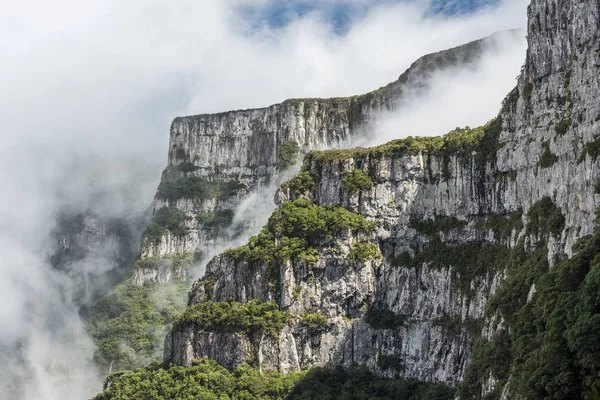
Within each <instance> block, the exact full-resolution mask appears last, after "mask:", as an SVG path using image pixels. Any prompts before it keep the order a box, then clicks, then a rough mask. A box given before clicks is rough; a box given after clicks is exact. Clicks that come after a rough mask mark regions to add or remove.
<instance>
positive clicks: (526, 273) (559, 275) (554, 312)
mask: <svg viewBox="0 0 600 400" xmlns="http://www.w3.org/2000/svg"><path fill="white" fill-rule="evenodd" d="M527 219H528V225H527V230H526V236H525V237H524V238H522V239H521V240H520V241H519V243H518V244H517V245H516V246H515V248H514V249H512V250H511V254H510V257H509V262H508V269H507V277H506V279H505V280H504V281H503V282H502V283H501V285H500V287H499V288H498V290H497V291H496V293H495V295H494V296H493V297H492V298H491V299H490V301H489V302H488V304H487V312H488V317H491V316H492V315H493V314H495V313H499V315H500V317H502V318H503V320H504V321H505V324H507V326H506V327H505V328H500V329H499V330H498V331H497V333H496V334H495V335H494V336H493V337H492V338H491V340H486V339H483V338H479V339H477V341H476V344H475V348H474V355H473V359H472V361H471V363H470V364H469V365H468V367H467V371H466V374H465V378H464V381H463V382H462V383H461V386H460V389H459V395H460V396H461V398H464V399H480V398H481V392H480V391H481V385H482V384H483V383H484V382H486V381H487V380H488V378H489V373H490V372H491V373H492V374H493V375H494V377H495V378H496V379H497V380H498V383H497V384H496V390H495V391H494V392H493V393H491V394H490V395H488V396H487V397H486V398H488V399H498V398H499V397H500V392H501V391H502V388H503V386H504V385H505V384H506V383H507V382H508V383H509V389H510V396H511V397H512V398H528V399H529V398H530V399H538V398H539V399H541V398H551V399H565V400H566V399H576V398H581V396H582V394H583V393H584V392H585V391H586V390H587V389H588V388H593V387H596V388H597V387H600V378H599V377H600V361H599V360H600V345H599V343H600V341H599V338H600V336H599V332H600V307H599V306H598V304H600V302H599V301H598V293H600V228H599V227H596V228H595V230H594V234H593V235H592V236H587V237H585V238H582V239H581V240H580V241H579V242H578V243H577V245H576V246H574V247H573V249H574V250H575V251H577V253H576V254H575V255H574V256H573V257H571V258H570V259H566V260H562V261H561V260H560V259H558V258H556V259H555V261H556V264H555V265H554V266H553V267H552V268H550V266H549V262H548V243H549V240H550V238H551V237H554V238H556V237H558V236H559V235H560V234H561V232H562V229H563V228H564V223H565V221H564V217H563V216H562V213H561V211H560V209H558V208H557V207H556V206H555V205H554V204H553V203H552V201H551V200H550V199H549V198H543V199H542V200H540V201H539V202H537V203H535V204H534V205H533V206H532V207H531V208H530V210H529V211H528V213H527ZM526 242H529V245H530V246H533V248H531V249H530V250H529V251H526V247H525V244H526ZM533 288H534V289H533Z"/></svg>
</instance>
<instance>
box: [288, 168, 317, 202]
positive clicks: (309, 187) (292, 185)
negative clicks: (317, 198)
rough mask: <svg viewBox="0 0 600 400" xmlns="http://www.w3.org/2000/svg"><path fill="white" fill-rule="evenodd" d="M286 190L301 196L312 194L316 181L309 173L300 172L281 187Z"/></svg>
mask: <svg viewBox="0 0 600 400" xmlns="http://www.w3.org/2000/svg"><path fill="white" fill-rule="evenodd" d="M281 186H282V188H284V189H290V190H292V191H293V192H294V194H296V196H300V195H302V194H310V193H312V192H313V191H314V190H315V181H314V180H313V178H312V176H311V175H310V173H309V172H308V171H300V172H299V173H298V175H296V176H295V177H293V178H292V179H290V180H289V181H287V182H285V183H284V184H283V185H281Z"/></svg>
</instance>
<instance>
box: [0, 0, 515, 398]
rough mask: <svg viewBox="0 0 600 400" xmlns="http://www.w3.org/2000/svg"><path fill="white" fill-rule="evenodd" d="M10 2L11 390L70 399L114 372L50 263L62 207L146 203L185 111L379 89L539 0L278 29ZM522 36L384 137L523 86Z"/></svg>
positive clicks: (463, 112)
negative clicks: (97, 356)
mask: <svg viewBox="0 0 600 400" xmlns="http://www.w3.org/2000/svg"><path fill="white" fill-rule="evenodd" d="M344 1H362V0H344ZM4 3H5V4H3V7H2V12H1V13H0V49H1V50H0V61H1V62H0V87H2V96H0V121H2V124H1V125H0V132H1V140H2V146H0V167H1V168H0V171H2V172H1V173H0V187H2V193H3V196H2V197H1V200H0V202H1V203H0V254H1V261H0V277H1V278H0V325H1V326H2V327H3V329H2V330H1V332H0V360H2V361H4V362H3V365H4V370H3V374H2V377H0V392H1V393H4V394H6V393H9V394H10V398H14V399H19V398H23V399H25V398H26V399H28V400H31V399H33V400H38V399H57V398H62V399H67V400H70V399H82V398H86V397H90V396H91V395H93V394H94V393H95V392H97V391H99V390H100V389H101V377H99V376H97V374H96V373H95V371H94V368H93V363H92V351H93V346H92V343H91V342H90V340H89V338H88V337H87V336H86V335H85V333H84V329H83V323H82V321H81V318H80V317H79V315H78V307H79V306H80V304H76V302H74V301H73V299H74V296H73V292H74V291H75V290H80V289H81V288H80V287H76V285H75V284H74V282H73V277H72V276H71V275H65V274H64V273H61V272H59V271H55V270H53V269H52V267H51V265H50V263H49V262H48V260H49V257H50V256H51V255H52V252H53V250H54V247H53V246H54V244H53V241H52V238H51V232H52V230H53V228H54V226H55V223H56V216H57V214H58V213H59V211H61V210H64V209H65V208H66V209H70V210H72V211H73V212H77V211H83V210H86V209H92V210H93V211H94V212H96V213H97V214H99V215H101V216H106V217H113V216H130V215H134V214H141V213H143V211H144V210H145V209H146V208H147V207H148V206H149V205H150V202H151V199H152V196H153V194H154V191H155V189H156V185H157V183H158V181H159V179H160V171H161V169H162V168H164V166H165V164H166V150H167V144H168V134H167V133H168V127H169V123H170V121H171V119H172V118H173V117H174V116H177V115H188V114H196V113H204V112H215V111H222V110H226V109H235V108H249V107H258V106H265V105H269V104H271V103H275V102H278V101H281V100H282V99H284V98H288V97H317V96H344V95H352V94H358V93H362V92H367V91H370V90H372V89H375V88H377V87H379V86H382V85H384V84H386V83H388V82H390V81H393V80H395V79H397V77H398V75H399V74H400V73H401V72H402V71H403V70H404V69H406V68H407V67H408V66H409V65H410V64H411V63H412V62H413V61H414V60H416V59H417V58H418V57H419V56H421V55H423V54H425V53H429V52H433V51H438V50H442V49H445V48H448V47H452V46H456V45H459V44H462V43H465V42H468V41H470V40H474V39H477V38H480V37H483V36H486V35H489V34H491V33H493V32H495V31H500V30H504V29H509V28H517V27H522V26H524V25H525V6H526V3H527V2H526V0H504V1H502V2H501V3H500V5H499V6H498V7H493V8H485V9H483V10H481V11H479V12H477V13H475V14H465V15H460V16H458V17H452V18H448V17H443V16H427V15H429V14H428V12H427V10H428V7H429V2H428V1H425V0H417V1H411V2H397V3H394V2H385V3H382V4H380V5H377V6H374V7H371V8H370V9H369V11H368V12H367V13H366V14H364V15H356V16H354V18H353V20H352V24H351V25H350V26H349V27H348V28H347V30H345V31H344V33H343V34H341V35H340V34H337V33H336V32H335V30H334V29H333V28H332V27H331V25H330V24H329V23H328V21H327V20H326V19H324V18H323V14H321V13H319V12H312V13H309V14H305V15H303V16H302V17H293V16H292V18H291V19H290V22H289V23H288V24H287V25H286V26H284V27H281V28H276V29H275V28H272V27H270V26H269V24H263V23H261V22H260V21H256V20H252V21H248V20H245V19H244V18H245V17H247V15H248V14H247V13H242V12H240V10H241V9H242V8H244V7H245V8H248V7H257V4H258V5H259V6H265V5H268V1H265V0H262V1H260V2H250V1H249V0H224V1H219V2H215V1H208V0H205V1H196V0H182V1H178V2H169V1H165V0H155V1H152V2H144V1H141V0H133V1H129V2H117V1H115V0H105V1H99V0H91V1H86V2H81V1H75V0H57V1H53V2H41V1H22V2H4ZM523 46H524V39H523V40H521V41H518V40H517V41H515V43H513V44H508V45H507V48H506V49H504V50H500V51H498V54H497V56H496V58H494V57H490V58H489V60H490V61H489V62H488V63H486V62H484V63H483V64H482V67H481V68H480V69H478V70H477V71H476V72H475V73H473V72H472V71H469V72H463V71H456V73H455V75H453V76H452V77H444V76H440V77H438V78H436V79H439V81H436V82H435V83H434V84H433V87H435V90H433V91H432V92H431V93H429V94H427V95H426V96H425V97H423V98H422V99H420V101H419V102H417V104H416V105H414V106H413V107H414V108H412V109H410V110H409V111H405V112H404V114H399V115H395V116H389V118H390V119H389V120H390V121H392V122H390V123H389V125H387V127H386V125H385V123H382V125H380V126H379V128H378V130H377V132H378V134H377V138H378V139H377V140H379V141H384V140H387V139H390V138H393V137H399V136H403V135H406V134H412V135H415V134H419V135H426V134H439V133H443V132H444V131H446V130H448V129H451V128H453V127H454V126H456V125H466V124H469V125H476V124H479V123H482V122H485V121H486V120H487V119H490V118H491V117H493V116H494V114H495V111H497V109H498V107H499V103H500V100H501V98H502V96H503V93H506V92H508V91H509V90H510V89H511V87H512V86H513V84H514V77H515V76H516V75H517V74H518V72H519V67H520V65H521V64H522V61H523V59H524V53H523ZM518 54H520V58H519V57H518ZM486 71H488V72H486ZM489 71H492V72H489ZM490 85H491V86H490ZM457 99H459V100H457ZM458 105H460V107H459V106H458ZM432 121H434V122H432ZM442 121H443V122H442ZM438 122H439V123H438ZM92 261H93V260H92ZM91 265H92V264H91ZM88 272H89V271H88ZM86 282H88V283H89V285H91V286H94V285H96V284H99V283H97V282H94V279H89V280H87V281H86ZM100 284H101V283H100Z"/></svg>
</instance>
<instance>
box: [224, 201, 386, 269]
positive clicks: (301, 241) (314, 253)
mask: <svg viewBox="0 0 600 400" xmlns="http://www.w3.org/2000/svg"><path fill="white" fill-rule="evenodd" d="M373 229H375V224H374V223H373V222H369V221H367V219H366V218H365V217H363V216H362V215H360V214H356V213H353V212H350V211H348V210H346V209H345V208H343V207H339V206H327V207H322V206H317V205H314V204H312V203H311V202H310V201H309V200H306V199H296V200H295V201H293V202H290V201H285V202H283V203H282V204H281V206H280V207H279V208H277V209H276V210H275V211H274V212H273V214H272V215H271V217H270V218H269V222H268V223H267V226H266V227H265V228H263V230H262V231H261V232H260V233H259V234H258V236H254V237H252V238H250V240H249V241H248V244H247V245H245V246H242V247H238V248H237V249H232V250H230V251H229V252H228V254H229V255H231V256H232V257H235V258H237V259H244V260H247V261H251V262H253V261H262V262H267V263H272V262H273V261H284V260H300V261H304V262H308V263H311V264H313V263H315V262H316V261H317V259H318V256H319V253H318V247H319V246H322V245H323V244H324V243H326V242H328V241H330V240H332V239H333V238H334V236H335V235H337V234H339V233H341V232H343V231H350V232H352V233H369V232H372V231H373ZM276 238H277V239H278V240H275V239H276Z"/></svg>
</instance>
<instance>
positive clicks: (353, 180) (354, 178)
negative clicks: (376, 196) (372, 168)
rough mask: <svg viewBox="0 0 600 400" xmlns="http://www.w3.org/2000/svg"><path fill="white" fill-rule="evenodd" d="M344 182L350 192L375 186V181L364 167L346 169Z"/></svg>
mask: <svg viewBox="0 0 600 400" xmlns="http://www.w3.org/2000/svg"><path fill="white" fill-rule="evenodd" d="M342 182H343V183H344V188H345V189H346V191H347V192H348V193H350V194H354V193H356V192H359V191H363V190H369V189H371V188H372V187H373V181H372V180H371V178H369V176H368V175H367V174H365V172H364V171H363V170H362V169H353V170H350V171H345V172H344V176H343V178H342Z"/></svg>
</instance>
